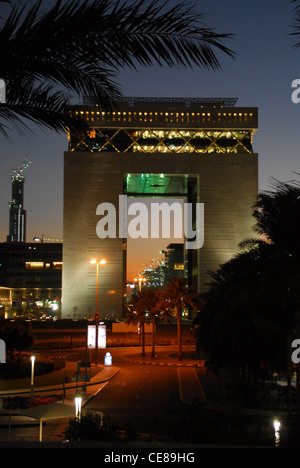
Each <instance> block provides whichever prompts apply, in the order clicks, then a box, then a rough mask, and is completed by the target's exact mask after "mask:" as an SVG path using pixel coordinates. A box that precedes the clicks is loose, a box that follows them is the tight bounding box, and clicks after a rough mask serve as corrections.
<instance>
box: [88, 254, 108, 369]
mask: <svg viewBox="0 0 300 468" xmlns="http://www.w3.org/2000/svg"><path fill="white" fill-rule="evenodd" d="M90 263H91V264H93V265H95V264H96V267H97V269H96V313H95V321H96V343H95V366H96V365H97V350H98V323H97V322H98V320H99V319H100V315H99V310H98V304H99V265H105V263H106V260H104V259H102V260H95V259H93V260H90Z"/></svg>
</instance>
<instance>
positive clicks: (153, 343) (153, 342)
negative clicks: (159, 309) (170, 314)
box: [151, 316, 155, 358]
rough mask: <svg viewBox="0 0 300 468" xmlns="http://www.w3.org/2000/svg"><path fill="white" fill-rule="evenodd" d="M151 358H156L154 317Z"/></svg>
mask: <svg viewBox="0 0 300 468" xmlns="http://www.w3.org/2000/svg"><path fill="white" fill-rule="evenodd" d="M151 357H152V358H155V317H154V316H153V317H152V353H151Z"/></svg>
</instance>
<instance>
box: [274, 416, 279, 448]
mask: <svg viewBox="0 0 300 468" xmlns="http://www.w3.org/2000/svg"><path fill="white" fill-rule="evenodd" d="M273 425H274V431H275V447H279V446H280V421H278V419H277V418H275V419H274V423H273Z"/></svg>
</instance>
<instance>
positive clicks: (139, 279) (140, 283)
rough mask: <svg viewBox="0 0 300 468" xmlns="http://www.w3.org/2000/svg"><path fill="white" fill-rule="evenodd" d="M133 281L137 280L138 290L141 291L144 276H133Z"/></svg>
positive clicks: (144, 279)
mask: <svg viewBox="0 0 300 468" xmlns="http://www.w3.org/2000/svg"><path fill="white" fill-rule="evenodd" d="M134 281H135V282H139V292H141V291H142V282H143V281H144V282H145V281H146V278H142V277H141V276H139V278H134Z"/></svg>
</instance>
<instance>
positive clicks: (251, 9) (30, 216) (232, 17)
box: [0, 0, 300, 272]
mask: <svg viewBox="0 0 300 468" xmlns="http://www.w3.org/2000/svg"><path fill="white" fill-rule="evenodd" d="M174 3H175V2H174ZM186 3H188V2H186ZM194 3H196V5H197V6H196V9H197V10H199V12H203V13H205V15H206V18H207V24H208V25H209V26H211V27H214V28H215V29H216V31H217V32H220V33H232V34H235V37H234V38H233V39H230V40H228V41H226V45H227V46H228V47H230V48H231V49H232V50H234V51H235V52H236V54H237V56H236V59H235V60H232V59H229V58H227V57H225V56H222V55H221V54H219V55H218V57H219V59H220V62H221V65H222V70H221V71H216V72H214V71H205V70H202V69H196V68H195V69H193V70H187V71H183V70H176V69H170V68H168V67H164V68H159V67H152V68H147V69H140V70H139V71H138V72H136V71H128V70H125V71H122V72H120V74H119V83H120V84H121V89H122V92H123V94H124V95H125V96H139V97H143V96H147V97H236V98H238V102H237V105H238V106H246V107H258V115H259V129H258V131H257V132H256V134H255V136H254V151H255V152H257V153H258V154H259V189H260V190H268V189H270V188H271V183H270V178H272V177H274V178H276V179H279V180H282V181H288V180H292V179H297V178H298V179H299V177H298V176H297V173H300V167H299V143H298V142H299V138H300V137H299V133H300V132H299V128H300V104H294V103H293V102H292V100H291V94H292V92H293V89H292V87H291V84H292V81H293V80H294V79H297V78H299V79H300V49H293V44H294V43H295V42H296V38H295V37H290V36H289V34H290V33H291V32H292V31H293V29H292V26H293V24H294V22H295V16H294V6H293V4H290V1H289V0H249V1H245V0H242V1H241V0H214V1H211V2H205V1H200V0H198V1H197V2H194ZM0 16H1V15H0ZM34 132H35V134H34V135H32V136H30V135H29V136H27V137H24V136H23V135H20V134H18V133H17V132H16V131H15V130H14V129H12V130H11V131H10V132H9V136H10V139H11V141H8V140H7V139H5V138H4V137H3V136H0V138H1V155H0V157H1V171H0V241H1V242H4V241H6V236H7V234H8V217H9V208H8V202H9V200H10V197H11V182H10V178H11V168H12V166H13V165H15V166H18V165H19V164H21V163H22V162H23V160H24V158H25V157H26V156H27V157H28V159H31V160H32V164H31V166H30V167H29V169H28V170H27V171H26V173H25V179H26V181H25V209H26V210H27V241H28V242H29V241H31V240H32V238H33V237H34V236H40V235H42V234H44V235H45V236H46V237H62V236H63V232H62V221H63V155H64V151H65V150H67V138H66V136H65V135H64V134H57V133H56V132H54V131H52V132H51V131H49V130H40V129H38V128H34ZM78 222H80V220H78ZM166 244H167V243H166ZM163 247H165V246H162V248H163ZM156 249H157V247H154V249H153V250H150V248H149V250H148V251H147V252H144V254H145V258H143V259H142V258H141V257H140V258H139V265H137V264H136V265H134V266H133V267H132V272H134V271H136V270H140V269H141V268H142V264H143V263H146V264H147V263H149V262H150V261H151V259H152V258H153V257H154V256H156V252H157V250H156Z"/></svg>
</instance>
